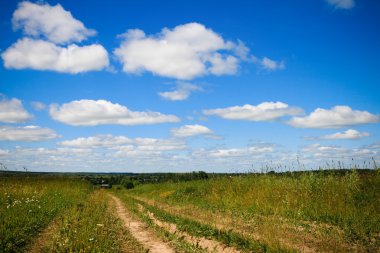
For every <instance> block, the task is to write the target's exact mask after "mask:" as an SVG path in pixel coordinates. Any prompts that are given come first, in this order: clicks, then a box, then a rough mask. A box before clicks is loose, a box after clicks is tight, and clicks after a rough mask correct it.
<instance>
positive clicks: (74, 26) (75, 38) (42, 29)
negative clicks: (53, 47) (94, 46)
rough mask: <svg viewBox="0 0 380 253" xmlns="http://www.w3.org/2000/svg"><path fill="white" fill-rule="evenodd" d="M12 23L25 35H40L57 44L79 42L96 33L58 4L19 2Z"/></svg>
mask: <svg viewBox="0 0 380 253" xmlns="http://www.w3.org/2000/svg"><path fill="white" fill-rule="evenodd" d="M12 23H13V27H14V28H15V29H22V30H23V31H24V33H25V34H26V35H29V36H33V37H37V38H38V37H40V36H42V37H44V38H46V39H47V40H49V41H51V42H54V43H57V44H63V43H67V42H81V41H83V40H85V39H86V38H87V37H89V36H93V35H95V34H96V31H94V30H91V29H87V28H86V27H85V26H84V25H83V23H82V22H81V21H79V20H77V19H75V18H74V17H73V16H72V15H71V13H70V12H69V11H66V10H65V9H63V8H62V6H61V5H60V4H57V5H55V6H51V5H49V4H47V3H45V4H35V3H31V2H28V1H23V2H20V3H19V5H18V8H17V10H16V11H15V12H14V13H13V17H12Z"/></svg>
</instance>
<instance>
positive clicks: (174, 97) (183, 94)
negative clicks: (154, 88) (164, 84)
mask: <svg viewBox="0 0 380 253" xmlns="http://www.w3.org/2000/svg"><path fill="white" fill-rule="evenodd" d="M201 90H202V88H201V87H199V86H197V85H194V84H191V83H186V82H179V83H178V84H177V87H176V89H175V90H172V91H164V92H159V93H158V95H160V97H162V98H163V99H165V100H170V101H181V100H186V99H188V98H189V96H190V94H191V93H192V92H194V91H201Z"/></svg>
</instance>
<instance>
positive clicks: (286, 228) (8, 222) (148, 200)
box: [0, 170, 380, 252]
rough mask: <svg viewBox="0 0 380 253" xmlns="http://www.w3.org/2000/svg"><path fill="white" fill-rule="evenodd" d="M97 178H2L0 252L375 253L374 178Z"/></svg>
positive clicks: (379, 226) (378, 235)
mask: <svg viewBox="0 0 380 253" xmlns="http://www.w3.org/2000/svg"><path fill="white" fill-rule="evenodd" d="M199 175H201V176H199ZM97 177H99V178H100V176H99V175H98V176H92V177H91V176H82V177H78V176H68V175H65V176H54V175H30V174H23V175H21V174H20V175H18V174H15V175H12V174H10V175H8V174H7V175H1V177H0V186H1V188H0V217H1V223H0V251H2V252H146V251H147V250H149V252H380V251H379V248H380V172H379V171H378V170H365V171H364V170H362V171H360V170H359V171H356V170H352V171H319V172H297V173H285V174H275V173H268V174H247V175H234V176H229V175H219V176H215V175H214V176H210V177H208V176H207V175H205V174H202V173H201V174H194V173H193V174H188V175H186V174H185V175H183V174H182V175H177V176H176V175H173V174H168V175H160V178H161V180H160V181H162V182H160V183H141V182H143V181H146V177H147V175H140V176H131V175H129V176H119V177H114V176H112V177H111V176H109V177H107V176H103V175H102V176H101V178H102V179H101V180H95V179H96V178H97ZM153 177H155V175H153ZM178 177H179V178H181V180H176V179H178ZM149 178H152V175H149ZM163 178H164V179H165V180H164V179H163ZM200 178H203V179H200ZM111 179H112V180H113V181H112V180H111ZM137 179H140V181H141V182H138V181H137ZM107 180H108V181H109V182H111V181H112V182H114V183H120V184H121V185H124V186H125V187H123V186H121V185H114V186H113V187H112V189H99V187H97V186H93V185H92V184H91V183H90V182H93V183H94V182H97V183H101V182H102V181H107ZM165 181H166V182H165ZM127 188H133V189H127Z"/></svg>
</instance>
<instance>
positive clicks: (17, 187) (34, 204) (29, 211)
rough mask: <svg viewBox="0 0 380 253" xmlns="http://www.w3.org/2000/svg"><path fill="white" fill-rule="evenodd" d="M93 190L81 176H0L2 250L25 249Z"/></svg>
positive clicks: (0, 243)
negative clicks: (52, 221)
mask: <svg viewBox="0 0 380 253" xmlns="http://www.w3.org/2000/svg"><path fill="white" fill-rule="evenodd" d="M91 190H92V187H91V186H90V185H89V184H88V183H87V182H85V181H80V180H79V179H77V178H65V177H55V176H18V175H12V176H7V177H0V220H1V221H0V224H1V225H0V251H1V252H20V251H22V250H23V249H24V248H25V247H26V246H27V245H28V244H29V243H30V242H31V241H32V240H33V238H34V237H35V236H37V235H38V233H39V232H41V231H42V230H43V229H44V228H45V227H46V226H47V225H48V224H49V223H50V222H51V220H52V219H53V218H54V217H55V216H56V215H57V214H58V213H60V212H61V211H62V210H64V209H66V208H69V207H71V206H73V205H74V204H76V203H78V202H80V201H81V200H83V199H85V198H86V196H87V195H88V194H89V193H90V192H91Z"/></svg>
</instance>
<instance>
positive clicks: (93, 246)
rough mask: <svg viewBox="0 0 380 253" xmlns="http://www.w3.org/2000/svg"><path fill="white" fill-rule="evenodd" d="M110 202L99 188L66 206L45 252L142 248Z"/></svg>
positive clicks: (138, 249) (122, 250)
mask: <svg viewBox="0 0 380 253" xmlns="http://www.w3.org/2000/svg"><path fill="white" fill-rule="evenodd" d="M109 203H110V201H109V197H108V195H107V193H106V192H105V191H103V190H97V191H95V192H94V193H93V194H91V195H90V196H89V198H88V199H86V200H85V201H83V202H81V203H79V204H77V205H76V206H75V207H73V208H71V209H69V210H67V211H66V212H65V213H64V215H62V216H61V217H60V220H59V221H58V224H57V227H58V228H59V231H55V233H54V234H53V235H51V238H50V239H49V241H50V243H49V244H48V245H46V247H45V250H46V252H83V253H85V252H125V251H127V252H142V251H143V249H142V247H141V246H140V245H139V243H138V242H136V241H135V240H134V239H132V236H131V235H130V234H128V232H127V231H125V230H124V228H123V225H122V223H121V221H120V220H119V219H118V218H117V217H116V215H115V212H116V211H115V209H114V208H113V207H112V206H110V205H109ZM126 247H127V249H126Z"/></svg>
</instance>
